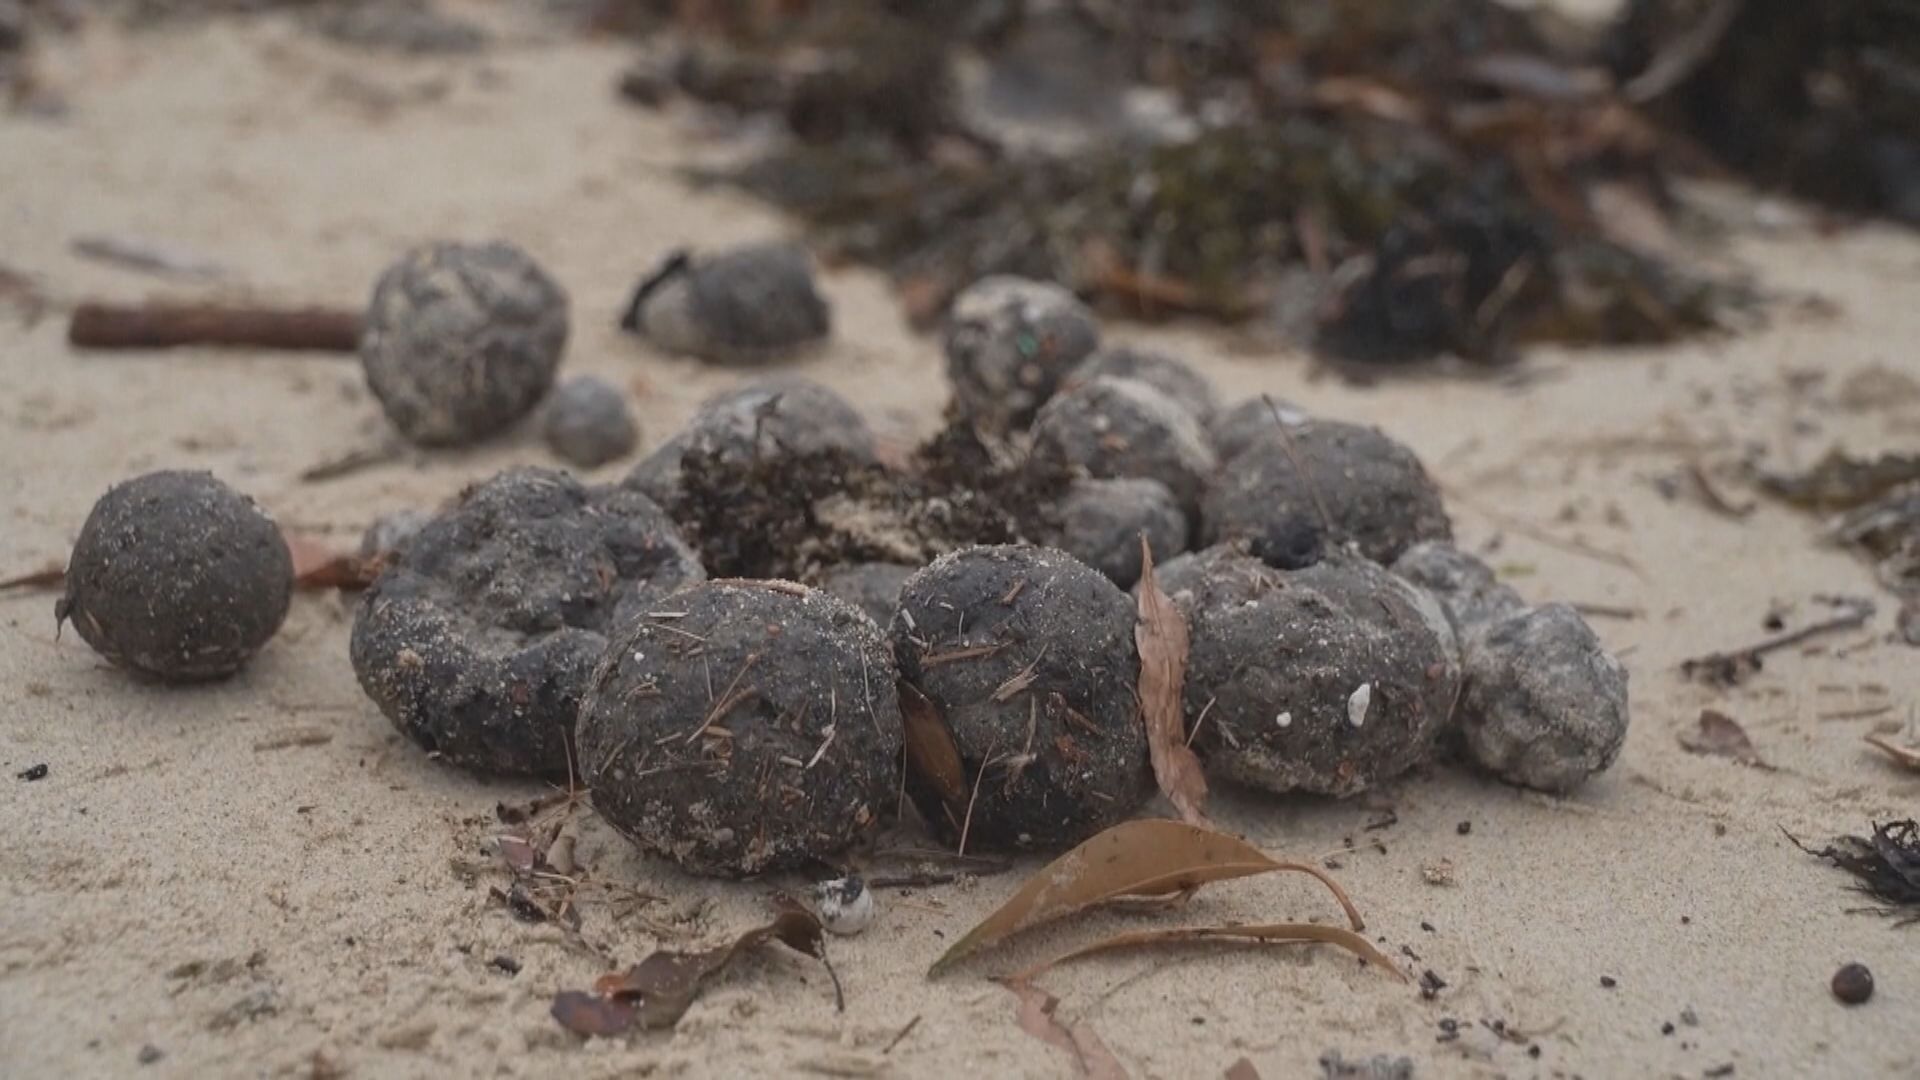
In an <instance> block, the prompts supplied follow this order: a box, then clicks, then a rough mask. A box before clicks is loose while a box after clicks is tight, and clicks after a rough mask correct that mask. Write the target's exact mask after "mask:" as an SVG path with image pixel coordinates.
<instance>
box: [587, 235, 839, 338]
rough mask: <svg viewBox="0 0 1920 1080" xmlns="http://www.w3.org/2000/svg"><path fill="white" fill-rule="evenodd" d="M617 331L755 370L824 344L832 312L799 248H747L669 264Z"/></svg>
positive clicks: (681, 256)
mask: <svg viewBox="0 0 1920 1080" xmlns="http://www.w3.org/2000/svg"><path fill="white" fill-rule="evenodd" d="M621 325H622V326H623V327H624V328H625V329H627V330H629V331H632V332H633V333H636V334H640V335H641V336H643V337H646V338H648V339H649V340H651V341H652V342H654V344H656V345H658V346H660V347H661V348H662V349H665V350H667V351H668V352H672V353H680V354H684V355H687V356H693V357H698V358H700V359H702V360H706V361H709V362H711V363H716V364H743V365H744V364H759V363H766V362H768V361H771V360H778V359H781V358H783V357H784V356H785V355H786V354H789V353H791V352H793V351H794V350H796V349H798V348H800V347H802V346H805V345H808V344H811V343H813V342H816V341H818V340H820V339H821V338H824V337H826V336H827V332H828V331H829V330H830V329H831V327H832V309H831V308H829V307H828V306H827V302H826V300H824V299H822V298H821V296H820V293H819V290H818V289H816V288H815V287H814V281H813V260H812V259H811V258H809V257H808V255H807V252H806V249H805V248H802V247H800V246H798V245H795V244H784V243H774V244H751V245H748V246H746V247H741V248H735V249H734V250H732V251H723V252H718V253H716V254H713V255H705V256H696V255H693V254H690V253H687V252H680V253H677V254H675V255H673V256H670V257H669V258H668V259H667V260H666V261H665V262H664V263H663V264H661V266H660V267H659V268H658V269H657V270H655V271H654V272H653V274H652V275H651V276H649V277H648V278H647V280H645V281H643V282H642V283H641V284H640V287H639V288H638V289H637V290H636V291H635V292H634V296H633V299H632V300H631V301H629V302H628V307H627V314H626V317H625V319H624V320H623V321H622V323H621Z"/></svg>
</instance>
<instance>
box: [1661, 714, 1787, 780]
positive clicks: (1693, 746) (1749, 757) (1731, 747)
mask: <svg viewBox="0 0 1920 1080" xmlns="http://www.w3.org/2000/svg"><path fill="white" fill-rule="evenodd" d="M1680 745H1681V746H1682V747H1685V748H1686V749H1687V750H1688V751H1690V752H1692V753H1695V754H1706V755H1708V756H1711V757H1723V758H1732V759H1733V760H1734V761H1737V762H1739V763H1740V764H1742V765H1753V766H1756V767H1758V768H1762V769H1765V768H1769V767H1770V766H1768V765H1767V763H1766V762H1765V761H1762V760H1761V759H1760V751H1758V750H1756V749H1754V746H1753V740H1752V739H1749V738H1747V730H1746V729H1745V728H1743V727H1741V726H1740V722H1739V721H1738V720H1735V719H1734V718H1733V717H1731V716H1728V715H1727V714H1726V713H1723V712H1720V711H1719V710H1717V709H1701V710H1700V725H1699V727H1697V728H1695V729H1693V730H1690V731H1682V732H1681V733H1680Z"/></svg>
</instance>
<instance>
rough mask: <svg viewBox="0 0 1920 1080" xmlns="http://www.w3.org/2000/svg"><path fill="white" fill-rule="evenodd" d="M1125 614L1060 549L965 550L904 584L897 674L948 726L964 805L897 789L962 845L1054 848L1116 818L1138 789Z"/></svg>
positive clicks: (896, 623) (1139, 744) (1137, 737)
mask: <svg viewBox="0 0 1920 1080" xmlns="http://www.w3.org/2000/svg"><path fill="white" fill-rule="evenodd" d="M1133 624H1134V608H1133V604H1132V602H1131V601H1130V600H1129V599H1128V598H1127V595H1126V594H1125V593H1123V592H1121V591H1120V590H1119V589H1118V588H1117V587H1115V585H1114V584H1113V582H1111V581H1108V580H1107V579H1106V578H1105V577H1103V576H1101V575H1100V573H1099V572H1097V571H1095V570H1093V569H1092V568H1090V567H1088V566H1086V565H1084V564H1082V563H1080V562H1079V561H1077V560H1075V559H1074V558H1073V557H1071V556H1069V555H1067V554H1066V553H1064V552H1060V551H1055V550H1053V549H1050V548H1040V547H1028V546H997V547H975V548H968V549H965V550H963V551H958V552H955V553H953V554H951V555H946V556H942V557H941V558H940V559H938V560H936V561H935V562H934V563H933V564H932V565H930V566H928V567H926V568H925V569H923V570H921V571H920V572H919V573H917V574H915V575H914V576H913V577H911V578H908V579H907V583H906V585H905V586H904V587H903V588H902V590H901V594H900V610H899V612H898V613H897V614H896V615H895V617H894V620H893V627H892V634H893V651H894V657H895V659H896V660H898V661H899V665H900V671H901V674H902V676H903V677H904V678H905V679H906V680H907V681H908V682H909V683H911V684H912V685H913V686H914V687H915V688H916V689H918V691H919V692H920V693H921V694H923V695H925V696H926V698H927V699H928V700H929V701H931V702H932V704H933V705H934V706H935V708H936V709H937V710H938V711H939V713H940V715H941V717H943V718H944V720H945V723H946V726H947V728H948V729H949V730H950V731H951V732H952V735H953V742H954V745H955V748H956V749H957V750H958V752H959V756H960V760H961V763H962V766H963V771H964V773H965V777H964V782H965V783H966V784H967V785H968V787H969V795H968V797H967V800H966V801H970V802H971V803H972V808H971V813H970V815H969V812H968V810H967V808H966V807H965V806H964V805H954V804H953V802H951V801H948V800H946V799H944V798H943V797H942V796H941V794H940V792H939V790H938V788H937V786H936V785H935V784H932V783H930V782H929V781H928V780H927V779H926V778H924V777H915V776H913V775H911V774H910V775H909V777H908V780H907V791H908V793H909V794H910V795H911V796H912V797H913V799H914V803H915V805H916V806H917V807H918V808H919V810H920V813H921V816H922V817H924V818H925V819H926V820H927V821H928V823H929V824H930V825H931V826H932V827H933V829H934V830H935V831H936V832H938V833H939V834H941V835H942V836H944V837H946V838H947V839H948V840H949V841H958V840H959V838H960V836H961V835H962V834H963V833H964V834H965V835H966V838H967V849H968V850H969V851H972V850H976V849H996V848H997V849H1009V848H1015V849H1029V848H1040V849H1049V848H1064V847H1068V846H1071V845H1073V844H1076V843H1079V842H1080V841H1081V840H1084V839H1086V838H1087V837H1089V836H1092V835H1093V834H1094V833H1096V832H1099V831H1100V830H1101V829H1103V828H1106V827H1107V826H1109V825H1112V824H1114V823H1116V822H1118V821H1121V820H1123V819H1125V818H1126V817H1127V816H1128V815H1129V814H1131V813H1132V812H1133V809H1134V808H1135V807H1136V806H1137V805H1139V803H1140V800H1141V799H1142V798H1143V797H1144V796H1145V793H1146V790H1147V739H1146V729H1145V726H1144V725H1143V724H1142V722H1141V719H1140V715H1139V710H1138V707H1137V705H1136V702H1135V697H1134V689H1135V685H1136V684H1137V683H1138V681H1139V668H1140V664H1139V659H1138V654H1137V653H1136V652H1135V649H1134V643H1133Z"/></svg>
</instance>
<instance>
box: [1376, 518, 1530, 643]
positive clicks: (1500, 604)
mask: <svg viewBox="0 0 1920 1080" xmlns="http://www.w3.org/2000/svg"><path fill="white" fill-rule="evenodd" d="M1393 572H1394V573H1396V574H1398V575H1400V576H1401V577H1403V578H1405V579H1406V580H1408V581H1411V582H1413V583H1414V584H1415V585H1418V586H1420V587H1421V588H1423V589H1425V590H1427V591H1428V592H1430V593H1432V594H1433V595H1434V597H1435V599H1437V600H1439V601H1440V606H1442V607H1444V608H1446V609H1447V615H1448V617H1449V618H1451V619H1452V620H1453V626H1454V629H1455V630H1457V631H1459V632H1460V633H1461V634H1462V635H1463V636H1464V635H1466V634H1469V633H1472V632H1474V631H1477V630H1479V629H1480V628H1481V627H1483V626H1486V625H1487V624H1489V623H1491V622H1494V621H1495V620H1498V619H1500V618H1502V617H1504V616H1507V615H1511V614H1513V613H1514V612H1517V611H1519V610H1521V609H1522V608H1524V607H1526V603H1525V601H1523V600H1521V599H1520V594H1519V593H1516V592H1514V591H1513V589H1512V588H1510V587H1509V586H1506V585H1502V584H1501V583H1500V580H1499V579H1498V578H1497V577H1495V576H1494V573H1493V568H1492V567H1490V566H1488V565H1487V564H1486V563H1484V562H1482V561H1480V560H1479V559H1477V558H1475V557H1474V556H1472V555H1469V554H1467V553H1466V552H1464V551H1461V550H1460V549H1459V548H1457V547H1454V546H1453V545H1452V544H1450V543H1447V542H1446V541H1444V540H1427V541H1423V542H1421V543H1418V544H1415V545H1413V546H1412V547H1410V548H1408V549H1407V550H1406V551H1405V552H1403V553H1402V554H1401V556H1400V557H1399V558H1398V559H1396V560H1394V563H1393Z"/></svg>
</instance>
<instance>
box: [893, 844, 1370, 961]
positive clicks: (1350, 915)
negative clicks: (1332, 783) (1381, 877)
mask: <svg viewBox="0 0 1920 1080" xmlns="http://www.w3.org/2000/svg"><path fill="white" fill-rule="evenodd" d="M1277 870H1280V871H1293V872H1298V873H1302V874H1308V875H1311V876H1312V877H1313V878H1315V879H1316V880H1318V881H1319V882H1320V883H1321V884H1323V885H1325V886H1326V887H1327V889H1328V890H1329V891H1330V892H1332V893H1333V895H1334V898H1335V899H1336V900H1338V901H1339V902H1340V907H1341V909H1342V910H1343V911H1344V912H1345V913H1346V916H1347V919H1348V921H1349V922H1351V923H1352V925H1353V928H1354V929H1355V930H1362V929H1365V928H1366V923H1365V922H1364V921H1363V920H1362V919H1361V918H1360V912H1359V911H1358V910H1356V909H1355V908H1354V906H1353V902H1352V901H1351V900H1349V899H1347V895H1346V893H1345V892H1343V891H1341V889H1340V886H1338V885H1336V884H1335V883H1334V882H1333V879H1331V878H1329V877H1327V875H1326V874H1325V873H1324V872H1323V871H1322V870H1320V868H1319V867H1316V866H1309V865H1306V864H1304V863H1294V862H1280V861H1276V860H1275V859H1273V858H1271V857H1269V856H1268V855H1267V854H1266V853H1265V852H1262V851H1261V850H1260V849H1258V848H1256V847H1253V846H1252V845H1250V844H1247V843H1246V842H1245V841H1242V840H1239V839H1236V838H1234V837H1231V836H1227V835H1225V834H1223V833H1218V832H1214V831H1212V830H1209V829H1202V828H1199V827H1197V826H1194V825H1188V824H1185V823H1183V822H1178V821H1161V820H1155V819H1145V820H1140V821H1127V822H1122V823H1121V824H1119V825H1115V826H1114V827H1113V828H1111V829H1108V830H1106V831H1105V832H1102V833H1100V834H1099V835H1098V836H1095V837H1093V838H1092V839H1090V840H1088V841H1086V842H1085V843H1082V844H1081V845H1080V846H1079V847H1076V848H1074V849H1073V850H1072V851H1069V852H1067V853H1066V854H1065V855H1062V856H1060V857H1059V858H1058V859H1055V860H1054V861H1053V862H1051V863H1048V864H1047V865H1046V866H1045V867H1044V868H1042V869H1041V870H1040V872H1039V873H1037V874H1035V875H1033V877H1031V878H1029V879H1028V880H1027V883H1026V884H1025V885H1022V886H1021V887H1020V889H1019V891H1018V892H1016V893H1014V894H1013V896H1012V897H1011V898H1010V899H1008V900H1007V902H1006V903H1004V904H1002V905H1001V906H1000V908H999V909H998V910H996V911H995V912H994V913H993V914H991V915H989V916H987V917H986V919H984V920H983V921H981V923H980V924H979V925H978V926H975V927H974V928H973V929H972V930H970V931H968V932H967V934H966V936H965V937H963V938H961V939H960V940H959V941H957V942H955V943H954V945H953V947H952V948H950V949H948V950H947V951H946V953H945V954H944V955H942V956H941V957H940V959H938V960H936V961H934V964H933V967H932V968H931V969H930V970H929V971H928V972H927V974H928V975H936V974H938V973H939V972H941V971H942V970H944V969H946V968H949V967H951V966H953V965H954V964H957V963H959V962H960V961H961V960H964V959H965V958H967V957H969V956H972V955H973V954H974V953H977V952H979V951H980V950H982V949H985V948H987V947H989V946H991V945H995V944H997V943H999V942H1001V941H1003V940H1005V939H1007V938H1008V937H1011V936H1012V935H1014V934H1016V933H1019V932H1020V931H1022V930H1026V929H1028V928H1030V927H1034V926H1038V925H1040V924H1042V923H1047V922H1052V921H1054V920H1055V919H1060V918H1064V917H1066V916H1068V915H1072V914H1074V913H1075V912H1079V911H1084V910H1086V909H1087V908H1090V907H1094V906H1095V905H1098V904H1103V903H1107V902H1110V901H1113V900H1116V899H1120V898H1122V897H1165V896H1173V895H1176V894H1180V893H1187V892H1191V891H1193V890H1194V889H1197V888H1199V887H1200V886H1202V885H1205V884H1206V883H1208V882H1211V881H1226V880H1229V879H1232V878H1241V877H1251V876H1253V875H1255V874H1266V873H1272V872H1274V871H1277Z"/></svg>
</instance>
